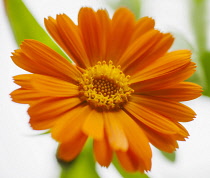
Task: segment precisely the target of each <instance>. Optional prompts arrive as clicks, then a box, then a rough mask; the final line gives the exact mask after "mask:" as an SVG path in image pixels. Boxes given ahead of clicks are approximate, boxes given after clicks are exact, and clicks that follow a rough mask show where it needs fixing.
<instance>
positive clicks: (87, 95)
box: [79, 61, 134, 110]
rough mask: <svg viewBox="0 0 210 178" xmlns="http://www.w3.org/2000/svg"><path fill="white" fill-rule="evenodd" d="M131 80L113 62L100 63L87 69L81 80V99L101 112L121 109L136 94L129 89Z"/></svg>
mask: <svg viewBox="0 0 210 178" xmlns="http://www.w3.org/2000/svg"><path fill="white" fill-rule="evenodd" d="M129 78H130V76H129V75H127V76H126V75H125V74H124V73H123V72H122V71H121V69H120V66H118V67H115V66H114V65H113V62H112V61H109V63H108V64H107V63H106V62H105V61H103V62H100V61H99V62H98V63H97V64H96V65H95V66H93V67H90V68H88V69H86V70H85V72H84V73H83V74H82V76H81V78H80V79H79V86H80V87H79V89H80V94H81V99H82V100H86V101H87V102H88V103H89V104H90V105H91V106H92V107H93V108H96V109H99V110H111V109H119V108H121V107H122V106H123V105H124V104H125V103H126V102H127V101H128V97H129V96H130V95H131V93H133V92H134V90H133V89H131V88H130V87H129V82H128V81H129Z"/></svg>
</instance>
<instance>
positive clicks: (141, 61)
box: [11, 8, 201, 172]
mask: <svg viewBox="0 0 210 178" xmlns="http://www.w3.org/2000/svg"><path fill="white" fill-rule="evenodd" d="M45 25H46V28H47V30H48V32H49V33H50V35H51V36H52V37H53V38H54V40H55V41H56V42H57V43H58V44H59V45H60V46H61V47H62V48H63V50H64V51H65V52H66V53H67V54H68V55H69V57H70V58H71V59H72V60H73V61H74V63H71V62H69V61H68V60H66V59H65V58H63V57H62V56H61V55H59V54H58V53H56V52H55V51H53V50H52V49H50V48H49V47H47V46H46V45H44V44H42V43H40V42H38V41H35V40H25V41H24V42H23V43H22V44H21V46H20V49H18V50H16V51H15V52H14V53H13V56H12V59H13V61H14V63H15V64H16V65H18V66H19V67H21V68H22V69H25V70H26V71H29V72H30V73H32V74H23V75H18V76H15V77H14V82H15V83H16V84H18V85H20V86H21V88H19V89H17V90H15V91H13V92H12V93H11V96H12V99H13V101H14V102H17V103H23V104H29V106H30V107H29V109H28V114H29V115H30V124H31V127H32V128H33V129H35V130H44V129H50V132H51V134H52V137H53V138H54V139H55V140H57V141H58V142H59V143H60V146H59V151H58V156H59V157H60V158H61V159H63V160H66V161H70V160H72V159H74V158H75V157H76V156H77V155H78V154H79V153H80V151H81V150H82V148H83V146H84V144H85V142H86V141H87V139H88V137H90V138H92V139H93V150H94V155H95V159H96V160H97V162H98V163H99V164H100V165H102V166H109V164H110V162H111V161H112V156H113V153H116V155H117V158H118V160H119V162H120V164H121V165H122V167H123V168H124V169H126V170H127V171H141V172H144V171H148V170H150V169H151V157H152V152H151V148H150V144H149V143H151V144H153V145H154V146H155V147H157V148H158V149H160V150H163V151H166V152H173V151H174V150H175V149H176V148H178V144H177V141H178V140H182V141H183V140H185V138H187V137H188V136H189V134H188V132H187V130H186V129H185V128H184V127H183V126H182V125H181V124H180V123H179V122H188V121H191V120H193V118H194V117H195V112H194V111H193V110H192V109H190V108H189V107H187V106H185V105H184V104H182V103H180V102H181V101H187V100H191V99H194V98H197V97H199V96H200V95H201V87H200V86H199V85H197V84H194V83H191V82H186V81H185V80H186V79H188V78H189V77H190V76H191V75H192V74H193V73H194V71H195V63H193V62H192V61H191V59H190V57H191V52H190V51H189V50H178V51H173V52H167V51H168V49H169V48H170V47H171V45H172V43H173V37H172V35H171V34H169V33H161V32H160V31H158V30H155V29H154V20H153V19H151V18H148V17H143V18H141V19H139V20H138V21H136V20H135V18H134V15H133V14H132V12H130V11H129V10H128V9H126V8H119V9H118V10H116V12H115V13H114V15H113V17H112V18H111V19H110V18H109V16H108V13H107V11H106V10H98V11H97V12H95V11H93V10H92V9H91V8H81V10H80V12H79V15H78V25H75V24H74V23H73V22H72V20H71V19H70V18H69V17H68V16H66V15H65V14H61V15H57V17H56V19H53V18H52V17H49V18H48V19H45Z"/></svg>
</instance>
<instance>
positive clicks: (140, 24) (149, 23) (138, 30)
mask: <svg viewBox="0 0 210 178" xmlns="http://www.w3.org/2000/svg"><path fill="white" fill-rule="evenodd" d="M154 26H155V21H154V20H153V19H152V18H149V17H142V18H140V19H139V20H138V21H137V23H136V25H135V28H134V32H133V35H132V39H131V42H133V41H135V40H136V39H138V38H139V37H140V36H142V35H143V34H145V33H146V32H148V31H150V30H152V29H154Z"/></svg>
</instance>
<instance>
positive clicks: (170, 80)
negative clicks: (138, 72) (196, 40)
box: [131, 62, 195, 93]
mask: <svg viewBox="0 0 210 178" xmlns="http://www.w3.org/2000/svg"><path fill="white" fill-rule="evenodd" d="M194 72H195V63H193V62H189V63H188V64H186V65H183V66H181V67H179V68H177V69H175V70H172V71H170V72H168V73H164V74H163V75H161V76H158V77H155V75H154V78H151V79H148V80H144V81H141V80H142V79H141V76H139V77H138V78H136V79H135V80H136V81H134V80H133V79H131V80H132V81H131V82H137V81H139V82H137V83H134V84H131V88H132V89H134V91H135V92H136V93H141V92H145V91H147V92H148V91H154V90H160V89H164V88H169V87H172V86H173V85H176V84H177V83H180V82H182V81H184V80H186V79H188V78H189V77H190V76H191V75H192V74H193V73H194Z"/></svg>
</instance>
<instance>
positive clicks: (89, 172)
mask: <svg viewBox="0 0 210 178" xmlns="http://www.w3.org/2000/svg"><path fill="white" fill-rule="evenodd" d="M91 145H92V142H90V140H89V141H88V142H87V143H86V145H85V147H84V148H83V151H82V152H81V153H80V155H79V156H78V157H77V158H76V159H74V160H73V161H71V162H63V161H61V160H58V162H59V164H60V166H61V169H62V170H61V175H60V178H77V177H78V178H80V177H81V178H83V177H84V178H99V176H98V174H97V172H96V168H95V164H96V163H95V160H94V158H93V153H92V146H91Z"/></svg>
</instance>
